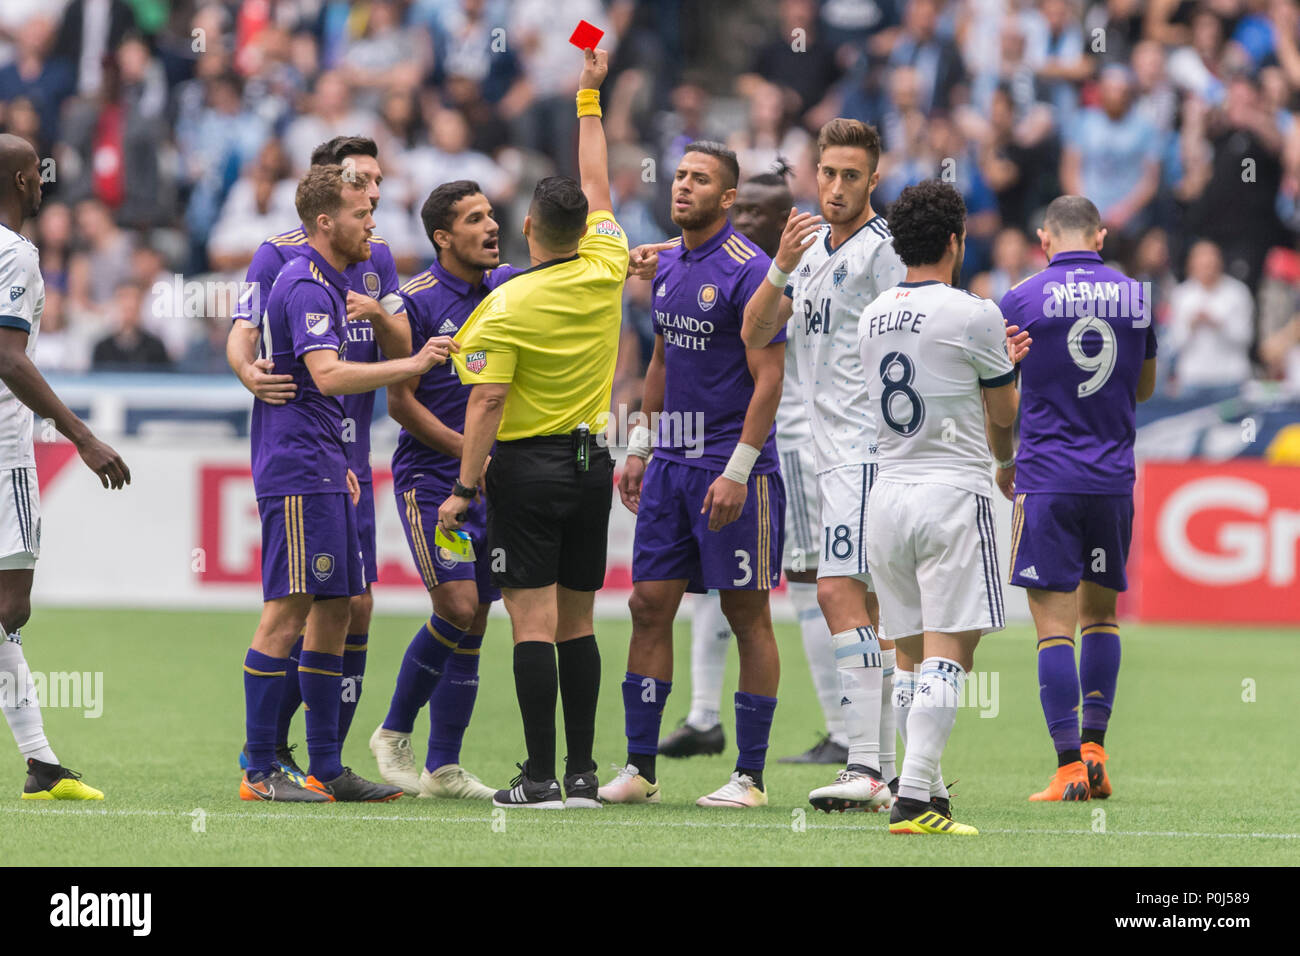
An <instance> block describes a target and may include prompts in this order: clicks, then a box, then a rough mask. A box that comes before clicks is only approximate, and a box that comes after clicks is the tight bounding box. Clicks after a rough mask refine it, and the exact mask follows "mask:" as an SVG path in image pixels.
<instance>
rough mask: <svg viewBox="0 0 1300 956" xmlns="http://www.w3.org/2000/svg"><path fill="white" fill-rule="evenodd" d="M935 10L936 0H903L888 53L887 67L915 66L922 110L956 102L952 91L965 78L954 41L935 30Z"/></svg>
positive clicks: (945, 107) (925, 110)
mask: <svg viewBox="0 0 1300 956" xmlns="http://www.w3.org/2000/svg"><path fill="white" fill-rule="evenodd" d="M939 12H940V11H939V3H938V0H907V6H906V7H905V8H904V10H903V28H902V30H900V31H899V33H898V37H897V39H896V41H895V45H894V48H893V51H892V52H891V53H890V54H889V66H890V67H891V68H895V69H896V68H897V67H900V66H910V67H913V68H915V69H916V71H917V78H918V83H919V95H920V107H921V111H922V112H924V113H929V112H930V110H932V109H935V108H938V109H945V110H946V109H951V108H952V107H953V106H956V105H957V103H956V101H954V99H953V94H954V93H955V92H956V90H957V89H958V87H959V86H961V85H963V84H964V83H965V82H966V70H965V67H964V66H963V65H962V59H961V54H960V53H959V52H958V51H957V47H956V45H955V44H954V43H953V42H952V40H950V39H948V38H947V37H943V36H940V35H939V33H938V27H939Z"/></svg>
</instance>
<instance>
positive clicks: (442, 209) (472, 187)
mask: <svg viewBox="0 0 1300 956" xmlns="http://www.w3.org/2000/svg"><path fill="white" fill-rule="evenodd" d="M482 191H483V190H482V189H480V188H479V185H478V183H476V182H474V180H472V179H453V180H452V181H451V182H449V183H443V184H442V185H441V186H439V187H438V188H437V189H435V190H434V191H433V192H431V193H429V198H428V199H426V200H425V201H424V205H423V206H421V207H420V221H421V222H423V223H424V234H425V235H426V236H428V237H429V241H430V242H433V249H434V251H435V252H441V251H442V250H440V249H439V248H438V244H437V243H436V242H434V241H433V234H434V233H435V232H437V231H438V230H439V229H450V228H451V224H452V223H454V222H455V221H456V203H458V202H460V201H461V200H462V199H464V198H465V197H466V196H473V195H475V194H477V193H481V192H482Z"/></svg>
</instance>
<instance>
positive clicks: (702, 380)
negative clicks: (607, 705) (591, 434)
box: [600, 142, 785, 807]
mask: <svg viewBox="0 0 1300 956" xmlns="http://www.w3.org/2000/svg"><path fill="white" fill-rule="evenodd" d="M739 172H740V170H739V166H738V164H737V162H736V156H735V153H733V152H732V151H731V150H729V149H727V148H726V147H724V146H722V145H720V144H718V143H710V142H697V143H691V144H690V145H688V146H687V147H686V150H685V153H684V155H683V156H682V159H681V162H680V163H679V164H678V166H677V172H676V175H675V178H674V181H673V189H672V203H673V205H672V219H673V222H674V223H676V224H677V225H678V226H680V227H681V229H682V235H681V240H680V242H679V243H678V244H677V245H676V246H675V248H669V249H665V250H663V251H661V252H660V253H659V259H658V270H657V273H656V276H655V279H654V310H655V319H654V325H655V333H656V334H655V350H654V355H653V356H652V357H651V359H650V366H649V369H648V370H647V372H646V379H645V382H646V384H645V395H644V398H643V399H642V404H641V410H642V412H644V413H645V414H647V415H653V414H654V413H656V412H658V413H661V414H660V417H659V435H658V436H657V439H655V440H654V443H653V444H654V452H653V457H651V446H652V439H651V436H650V434H649V429H647V428H646V427H645V426H644V425H642V426H639V427H638V428H636V429H635V430H634V433H633V435H632V437H631V439H630V440H629V443H628V457H627V460H626V462H625V463H624V466H623V475H622V478H621V479H620V482H619V495H620V497H621V498H622V500H623V503H624V504H625V505H626V506H627V507H628V509H629V510H631V511H632V512H634V513H635V514H636V516H637V520H636V533H635V538H634V542H633V552H632V581H633V590H632V597H631V599H630V600H629V602H628V606H629V608H630V609H631V612H632V641H631V645H630V647H629V649H628V664H627V675H626V678H625V679H624V681H623V707H624V713H625V717H626V730H627V738H628V753H627V763H626V765H625V766H624V768H623V769H622V770H621V771H620V772H619V774H618V776H617V778H616V779H615V780H614V781H613V782H612V783H610V784H607V785H606V786H604V787H602V788H601V790H600V798H601V799H602V800H604V801H605V802H607V803H657V802H659V800H660V787H659V782H658V778H657V776H656V773H655V758H656V755H657V748H658V741H659V726H660V720H661V718H662V715H663V707H664V703H665V701H666V700H667V698H668V694H669V692H670V691H671V690H672V669H673V643H672V640H673V616H674V615H675V614H676V613H677V606H678V604H680V603H681V599H682V594H683V593H684V592H685V591H686V590H688V589H689V590H691V591H694V592H702V591H705V590H707V589H710V588H717V589H718V590H720V591H721V592H722V599H721V600H722V611H723V613H724V614H725V615H726V617H727V621H728V623H729V624H730V625H731V629H732V631H733V632H734V633H735V634H736V639H737V644H738V650H739V652H740V690H739V692H738V693H737V694H736V699H735V707H736V744H737V748H738V750H739V754H738V757H737V760H736V767H735V770H734V771H733V773H732V774H731V777H730V779H729V780H728V781H727V783H725V784H724V785H723V786H721V787H720V788H718V789H717V790H716V791H714V792H713V793H710V794H708V795H706V796H703V797H700V798H699V800H697V801H696V802H697V803H698V804H699V805H700V806H710V807H757V806H763V805H765V804H766V803H767V790H766V788H765V787H764V785H763V769H764V765H765V762H766V755H767V742H768V735H769V732H770V730H771V726H772V715H773V712H774V711H775V709H776V690H777V684H778V680H779V677H780V660H779V658H778V655H777V648H776V639H775V636H774V634H773V631H772V619H771V612H770V609H769V606H768V594H769V591H770V590H771V589H772V588H773V587H775V586H776V584H777V582H778V580H779V578H780V570H779V568H780V565H779V564H778V562H779V560H780V557H781V536H782V534H781V533H782V531H783V528H784V522H785V491H784V488H783V487H782V484H781V475H780V471H779V467H780V466H779V461H778V458H777V453H776V442H775V440H774V433H775V429H774V427H773V421H774V419H775V416H776V408H777V404H778V402H779V401H780V396H781V379H782V375H783V373H784V363H785V335H784V333H783V332H780V333H778V335H777V336H776V337H775V339H774V341H773V342H772V343H771V344H770V345H766V346H765V347H763V348H756V349H747V348H746V347H745V344H744V343H743V342H742V341H741V339H740V323H741V316H742V314H743V311H744V308H745V303H746V302H748V301H749V299H750V296H751V295H753V294H754V290H755V289H756V288H757V287H758V286H759V285H760V284H761V283H762V282H763V277H764V275H765V274H766V273H767V268H768V265H769V264H770V260H769V259H768V257H767V254H766V253H764V252H763V251H762V250H761V249H759V248H758V247H757V246H756V245H754V243H752V242H750V241H749V240H747V239H744V238H742V237H741V236H740V235H739V234H737V232H736V231H735V229H733V228H732V226H731V224H730V223H729V222H728V221H727V211H728V209H730V207H731V205H732V204H733V203H734V202H735V200H736V184H737V181H738V178H739ZM697 422H698V425H697V424H696V423H697ZM688 428H689V429H691V431H690V434H691V435H695V436H701V437H700V438H699V439H698V440H699V441H700V444H697V445H694V446H692V445H691V444H688V442H687V429H688ZM647 459H648V461H647Z"/></svg>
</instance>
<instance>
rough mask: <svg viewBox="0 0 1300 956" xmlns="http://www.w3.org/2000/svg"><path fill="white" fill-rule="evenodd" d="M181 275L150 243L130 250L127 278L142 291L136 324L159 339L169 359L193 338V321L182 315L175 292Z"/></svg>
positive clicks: (183, 310) (182, 301)
mask: <svg viewBox="0 0 1300 956" xmlns="http://www.w3.org/2000/svg"><path fill="white" fill-rule="evenodd" d="M183 278H184V277H183V276H181V275H179V274H178V273H175V272H172V271H171V270H170V269H168V268H167V263H166V260H164V258H163V255H162V253H161V252H159V251H158V250H157V249H155V248H153V246H151V245H148V244H142V245H140V246H139V247H137V248H136V250H135V251H134V252H133V253H131V281H132V282H133V283H134V284H135V285H136V286H138V287H139V288H141V289H144V290H146V294H145V295H144V296H143V297H142V299H141V301H140V327H141V328H143V329H144V330H145V331H146V332H148V333H150V334H151V335H156V336H157V337H158V338H159V339H160V340H161V341H162V343H163V345H164V346H165V347H166V349H167V354H168V356H170V357H171V358H172V360H173V361H175V360H177V359H180V358H181V357H182V356H184V355H185V353H186V351H187V350H188V349H189V347H190V342H191V340H192V339H193V338H194V325H195V320H194V318H193V317H191V316H190V315H187V314H186V303H185V298H184V295H181V296H179V297H178V296H177V295H176V288H177V283H179V282H181V281H182V280H183ZM177 298H179V299H180V301H179V302H177ZM177 306H179V308H177ZM226 318H227V321H229V317H226Z"/></svg>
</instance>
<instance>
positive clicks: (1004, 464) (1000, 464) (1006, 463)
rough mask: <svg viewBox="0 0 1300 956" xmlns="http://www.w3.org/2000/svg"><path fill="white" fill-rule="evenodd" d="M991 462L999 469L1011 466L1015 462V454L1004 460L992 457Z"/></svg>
mask: <svg viewBox="0 0 1300 956" xmlns="http://www.w3.org/2000/svg"><path fill="white" fill-rule="evenodd" d="M993 463H994V464H995V465H997V466H998V468H999V469H1005V468H1012V467H1014V466H1015V464H1016V456H1015V455H1012V456H1011V457H1010V458H1008V459H1006V460H1005V461H1002V460H999V459H997V458H995V459H993Z"/></svg>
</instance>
